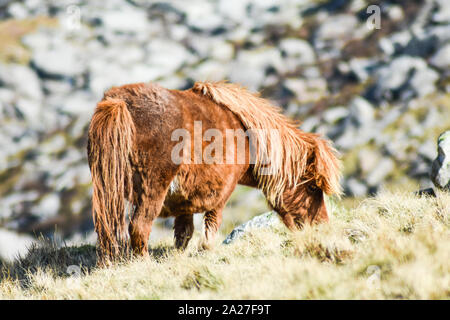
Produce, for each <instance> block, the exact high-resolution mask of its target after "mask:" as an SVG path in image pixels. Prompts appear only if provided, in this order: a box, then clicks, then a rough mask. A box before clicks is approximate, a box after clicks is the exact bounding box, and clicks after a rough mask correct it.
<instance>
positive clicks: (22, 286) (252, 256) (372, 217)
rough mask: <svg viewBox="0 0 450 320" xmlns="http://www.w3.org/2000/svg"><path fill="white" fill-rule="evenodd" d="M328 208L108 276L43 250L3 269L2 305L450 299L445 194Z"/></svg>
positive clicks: (74, 256)
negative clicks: (316, 215) (312, 222)
mask: <svg viewBox="0 0 450 320" xmlns="http://www.w3.org/2000/svg"><path fill="white" fill-rule="evenodd" d="M328 207H329V208H330V211H332V214H331V218H330V219H331V221H330V223H328V224H322V225H319V226H316V227H306V228H305V229H304V230H303V231H301V232H297V233H295V234H294V233H290V232H288V231H287V230H286V229H284V227H280V228H279V229H275V230H258V231H254V232H252V233H251V234H248V235H247V236H245V237H243V238H241V239H239V240H237V241H236V242H234V243H232V244H230V245H221V244H219V243H218V244H217V246H216V248H215V249H213V250H212V251H207V252H199V251H197V249H196V243H197V242H198V240H199V234H198V233H196V238H194V239H193V241H192V243H191V244H190V246H189V248H188V250H187V251H186V252H184V253H180V252H176V251H175V250H173V249H172V240H171V239H170V238H166V239H164V240H162V241H160V242H159V243H158V244H157V245H153V247H152V249H151V255H152V257H151V258H150V259H147V260H139V259H136V260H135V261H129V262H125V263H123V264H121V265H118V266H115V267H113V268H108V269H97V268H95V267H94V265H95V250H94V248H93V247H92V246H82V247H65V248H60V249H57V248H54V247H52V246H51V245H50V244H43V245H42V246H38V247H33V248H31V249H30V251H29V253H28V255H27V256H25V257H22V258H20V259H18V260H16V261H15V262H14V263H13V264H11V265H5V266H3V276H2V280H1V283H0V298H2V299H23V298H27V299H28V298H32V299H201V298H203V299H386V298H388V299H448V298H450V256H449V255H450V242H449V222H450V219H449V214H450V194H448V193H443V194H440V195H439V196H438V197H437V198H428V197H417V196H414V195H413V194H411V193H399V192H384V193H382V194H380V195H379V196H377V197H376V198H371V199H367V200H364V201H362V202H360V203H357V204H354V205H351V206H350V205H349V207H347V206H346V205H345V206H344V205H343V204H342V202H340V201H333V200H330V201H329V204H328ZM220 240H221V239H218V241H220ZM69 265H81V267H82V275H81V276H76V272H75V276H68V275H67V267H68V266H69ZM71 268H72V269H73V268H74V267H71ZM72 269H70V268H69V272H70V270H72ZM75 269H76V268H75Z"/></svg>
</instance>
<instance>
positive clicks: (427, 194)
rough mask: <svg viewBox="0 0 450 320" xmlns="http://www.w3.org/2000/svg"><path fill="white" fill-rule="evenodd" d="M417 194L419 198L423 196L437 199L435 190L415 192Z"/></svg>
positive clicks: (427, 189) (428, 189)
mask: <svg viewBox="0 0 450 320" xmlns="http://www.w3.org/2000/svg"><path fill="white" fill-rule="evenodd" d="M415 194H416V195H417V196H419V197H421V196H429V197H436V193H435V192H434V190H433V188H426V189H421V190H419V191H417V192H415Z"/></svg>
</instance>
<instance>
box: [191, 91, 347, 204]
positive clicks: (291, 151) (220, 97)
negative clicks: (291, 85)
mask: <svg viewBox="0 0 450 320" xmlns="http://www.w3.org/2000/svg"><path fill="white" fill-rule="evenodd" d="M192 90H193V91H194V92H197V93H199V94H202V95H204V96H207V97H208V98H210V99H212V100H213V101H214V102H216V103H218V104H220V105H223V106H225V107H226V108H228V109H229V110H230V111H232V112H233V113H234V114H236V115H237V116H238V117H239V118H240V119H241V121H242V123H243V125H244V126H245V127H246V128H247V129H265V130H256V131H255V132H256V135H255V139H256V142H257V145H258V146H257V148H258V152H257V154H258V155H257V157H258V158H257V159H256V163H255V165H254V175H255V177H256V179H257V181H258V184H259V188H261V189H262V190H263V191H264V192H265V194H266V197H267V198H268V200H269V202H271V203H273V204H281V205H282V202H283V201H282V194H283V191H284V189H285V188H286V187H288V186H289V187H292V186H293V187H295V186H298V185H300V184H303V183H306V182H308V181H312V180H315V181H316V184H317V186H318V187H319V188H321V189H322V190H323V191H324V192H325V193H326V194H340V193H341V186H340V184H339V179H340V162H339V160H338V158H337V156H336V151H335V150H334V149H333V148H332V147H331V145H330V144H329V143H328V141H326V140H324V139H323V138H321V137H320V136H319V135H317V134H313V133H307V132H303V131H301V130H300V129H298V128H297V126H298V125H299V123H297V122H295V121H293V120H291V119H289V118H288V117H286V116H284V115H283V114H282V113H281V112H280V108H278V107H276V106H274V105H272V104H271V103H270V102H269V101H268V100H266V99H263V98H260V97H259V95H258V94H254V93H251V92H250V91H248V90H247V89H246V88H244V87H241V86H240V85H237V84H231V83H226V82H215V83H207V82H196V83H195V84H194V86H193V88H192ZM270 129H275V130H277V131H278V133H279V135H275V136H273V135H270ZM262 154H267V155H268V157H269V160H270V164H271V165H272V166H274V167H275V168H276V170H275V172H273V174H264V175H262V174H260V172H261V171H260V169H263V168H265V167H266V164H265V163H264V161H263V160H264V159H263V157H262V156H261V155H262Z"/></svg>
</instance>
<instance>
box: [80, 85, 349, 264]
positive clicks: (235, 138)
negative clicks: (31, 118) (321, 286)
mask: <svg viewBox="0 0 450 320" xmlns="http://www.w3.org/2000/svg"><path fill="white" fill-rule="evenodd" d="M199 124H200V125H201V126H199ZM298 125H299V123H298V122H295V121H294V120H291V119H289V118H288V117H286V116H284V115H283V114H282V113H281V111H280V109H279V108H278V107H276V106H274V105H273V104H272V103H271V102H269V101H268V100H266V99H263V98H261V97H260V96H259V94H257V93H252V92H250V91H249V90H247V89H246V88H245V87H242V86H240V85H238V84H232V83H228V82H196V83H195V84H194V85H193V87H192V88H190V89H187V90H170V89H166V88H164V87H162V86H160V85H158V84H156V83H136V84H128V85H123V86H120V87H113V88H111V89H109V90H108V91H106V92H105V93H104V96H103V99H102V100H101V101H100V102H99V103H98V104H97V107H96V109H95V111H94V114H93V116H92V119H91V122H90V125H89V133H88V145H87V151H88V152H87V153H88V162H89V167H90V170H91V176H92V184H93V198H92V205H93V219H94V225H95V231H96V233H97V236H98V240H97V250H98V255H99V260H100V261H103V262H106V261H113V260H115V259H117V258H118V257H121V256H123V255H124V254H126V253H127V252H128V253H134V254H136V255H142V256H148V254H149V253H148V239H149V236H150V232H151V228H152V223H153V221H154V220H155V218H157V217H175V219H174V242H175V247H176V248H178V249H181V250H182V249H184V248H186V246H187V244H188V242H189V240H190V239H191V238H192V234H193V231H194V224H193V214H195V213H204V219H203V222H204V223H203V225H204V232H203V234H202V241H201V248H203V249H208V248H210V247H211V246H212V245H213V243H214V238H215V235H216V233H217V231H218V229H219V227H220V224H221V221H222V211H223V209H224V207H225V205H226V203H227V200H228V198H229V197H230V195H231V193H232V192H233V190H234V189H235V187H236V185H237V184H241V185H246V186H250V187H254V188H259V189H261V190H262V192H263V194H264V195H265V197H266V199H267V202H268V204H269V206H270V207H271V208H272V209H273V210H275V211H276V212H277V213H278V214H279V216H280V217H281V219H282V221H283V222H284V224H285V225H286V226H287V227H288V228H289V229H290V230H297V229H299V228H301V227H302V226H303V225H304V224H305V223H309V224H313V223H318V222H326V221H328V213H327V208H326V206H325V202H324V194H328V195H332V194H337V195H339V194H340V193H341V186H340V184H339V180H340V175H341V170H340V160H339V159H338V155H337V152H336V150H335V149H334V148H333V147H332V145H331V143H330V142H329V141H328V140H326V139H324V138H323V137H321V136H320V135H318V134H314V133H307V132H304V131H302V130H300V129H298ZM180 131H181V132H182V133H184V134H185V136H187V137H188V138H189V137H191V139H190V140H192V137H194V144H192V143H187V142H186V143H180V137H182V135H181V134H179V132H180ZM230 131H231V133H232V134H231V135H230ZM246 131H251V132H250V133H248V132H247V133H245V132H246ZM212 133H214V134H212ZM242 133H244V135H243V136H244V140H243V141H244V143H242V140H241V141H239V138H240V137H242ZM271 133H275V134H271ZM220 135H223V136H226V137H227V139H226V145H220V144H217V143H218V142H220V141H218V140H220V139H218V137H219V136H220ZM213 138H214V139H213ZM186 140H189V139H186ZM188 142H192V141H188ZM212 146H216V148H212ZM217 146H218V147H217ZM211 149H214V150H211ZM206 151H208V152H209V155H210V158H211V157H212V159H213V161H202V159H203V158H202V156H203V155H204V154H205V153H206ZM224 153H225V154H227V155H229V154H231V156H230V157H228V158H227V161H225V162H224V161H220V156H221V155H223V154H224ZM243 153H244V154H245V156H242V154H243ZM180 159H181V161H180ZM209 160H211V159H209ZM239 160H240V161H239ZM128 217H129V219H128ZM128 220H129V223H128Z"/></svg>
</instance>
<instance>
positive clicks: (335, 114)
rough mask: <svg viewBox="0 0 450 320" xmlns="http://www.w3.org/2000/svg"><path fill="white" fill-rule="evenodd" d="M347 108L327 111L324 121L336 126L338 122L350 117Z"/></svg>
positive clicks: (335, 108)
mask: <svg viewBox="0 0 450 320" xmlns="http://www.w3.org/2000/svg"><path fill="white" fill-rule="evenodd" d="M349 113H350V112H349V110H348V109H347V108H346V107H342V106H340V107H334V108H331V109H328V110H327V111H325V112H324V113H323V115H322V117H323V119H324V120H325V121H326V122H327V123H329V124H335V123H336V122H337V121H339V120H342V119H344V118H346V117H347V116H348V115H349Z"/></svg>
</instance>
